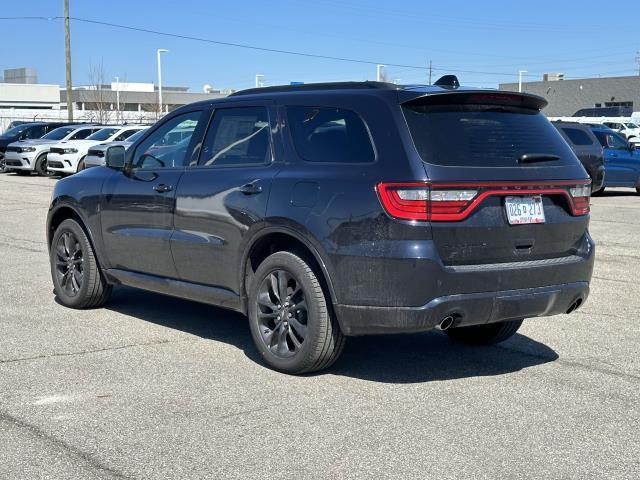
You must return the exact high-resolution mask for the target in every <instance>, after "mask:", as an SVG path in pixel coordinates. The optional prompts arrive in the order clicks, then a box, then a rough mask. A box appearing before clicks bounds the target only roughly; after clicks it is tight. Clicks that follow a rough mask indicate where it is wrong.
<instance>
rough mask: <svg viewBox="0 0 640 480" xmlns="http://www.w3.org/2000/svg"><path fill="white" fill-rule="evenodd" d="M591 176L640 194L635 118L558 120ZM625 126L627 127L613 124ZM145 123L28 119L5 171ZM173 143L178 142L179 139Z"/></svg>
mask: <svg viewBox="0 0 640 480" xmlns="http://www.w3.org/2000/svg"><path fill="white" fill-rule="evenodd" d="M552 123H553V125H554V126H555V127H556V128H557V129H558V131H559V132H560V133H561V134H562V136H563V138H564V139H565V141H566V142H567V143H568V144H569V145H570V146H571V147H572V149H573V151H574V152H575V154H576V156H577V157H578V158H579V159H580V161H581V162H582V164H583V166H584V167H585V169H586V170H587V172H588V173H589V176H590V177H591V179H592V189H593V192H594V193H596V192H598V193H600V192H602V191H603V190H604V188H606V187H631V188H635V189H637V191H638V192H639V193H640V144H639V143H634V141H637V140H638V139H639V138H640V130H638V131H636V130H634V128H635V129H637V128H638V127H637V126H635V124H632V123H630V122H627V123H624V122H622V121H618V122H617V123H615V122H614V123H611V122H594V123H585V122H583V121H580V120H578V121H576V119H574V118H571V117H570V118H567V119H563V120H553V121H552ZM616 125H617V126H620V125H624V128H625V129H626V130H624V131H621V130H620V129H613V128H611V127H614V126H616ZM147 128H149V127H148V126H146V125H109V126H105V125H94V124H67V123H56V122H31V123H23V124H20V125H17V126H15V127H13V128H10V129H9V130H7V131H6V132H4V133H3V134H2V135H0V172H11V171H13V172H16V173H17V174H19V175H31V174H32V173H36V174H38V175H41V176H50V175H60V176H65V175H70V174H73V173H76V172H79V171H81V170H84V169H85V168H90V167H95V166H100V165H104V157H105V151H106V150H107V148H108V147H109V146H110V145H123V146H124V147H125V148H128V146H129V145H131V144H132V143H133V142H135V141H136V140H137V139H138V138H139V137H140V136H142V134H143V132H144V131H145V130H146V129H147ZM174 140H176V141H175V142H174V143H176V144H177V143H178V142H179V140H180V139H174Z"/></svg>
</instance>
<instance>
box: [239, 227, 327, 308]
mask: <svg viewBox="0 0 640 480" xmlns="http://www.w3.org/2000/svg"><path fill="white" fill-rule="evenodd" d="M279 251H293V252H297V253H300V254H302V255H303V257H305V260H307V261H309V262H310V263H311V265H310V266H311V267H312V269H313V270H314V271H315V272H316V275H318V276H319V278H318V280H319V281H320V283H321V285H322V287H323V289H325V291H326V292H327V294H328V295H329V299H330V301H331V303H332V304H336V303H337V299H336V294H335V289H334V286H333V283H332V281H331V275H330V274H329V271H328V268H327V264H326V262H325V260H324V259H323V257H322V255H321V253H320V251H319V248H318V247H316V246H315V245H314V244H313V243H312V241H310V240H309V239H308V238H306V237H305V236H304V235H301V234H300V233H299V232H297V231H295V230H293V229H291V228H287V227H282V226H279V227H266V228H263V229H261V230H260V231H259V232H258V233H256V235H255V236H254V237H252V238H251V240H250V241H249V242H248V244H247V247H246V248H245V250H244V255H243V256H242V263H241V266H240V272H241V275H242V278H241V280H240V296H241V299H242V303H243V305H244V306H245V309H246V305H247V295H248V292H247V290H248V286H249V285H250V284H251V280H252V278H253V274H254V272H255V271H256V269H257V268H258V265H260V263H261V262H262V261H263V260H264V259H265V258H267V257H268V256H269V255H271V254H272V253H275V252H279Z"/></svg>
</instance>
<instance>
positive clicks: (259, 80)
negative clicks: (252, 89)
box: [256, 74, 264, 88]
mask: <svg viewBox="0 0 640 480" xmlns="http://www.w3.org/2000/svg"><path fill="white" fill-rule="evenodd" d="M260 87H264V75H261V74H258V75H256V88H260Z"/></svg>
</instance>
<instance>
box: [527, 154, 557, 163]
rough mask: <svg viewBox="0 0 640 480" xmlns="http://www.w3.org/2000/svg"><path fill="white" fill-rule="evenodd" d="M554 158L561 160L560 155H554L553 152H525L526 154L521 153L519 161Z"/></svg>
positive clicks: (541, 160)
mask: <svg viewBox="0 0 640 480" xmlns="http://www.w3.org/2000/svg"><path fill="white" fill-rule="evenodd" d="M554 160H560V155H554V154H552V153H525V154H524V155H520V157H519V158H518V163H536V162H552V161H554Z"/></svg>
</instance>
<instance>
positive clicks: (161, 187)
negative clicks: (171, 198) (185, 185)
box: [153, 183, 173, 193]
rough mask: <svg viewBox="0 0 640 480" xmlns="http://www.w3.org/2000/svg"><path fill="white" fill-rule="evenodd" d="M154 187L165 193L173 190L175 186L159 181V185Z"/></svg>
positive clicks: (157, 190)
mask: <svg viewBox="0 0 640 480" xmlns="http://www.w3.org/2000/svg"><path fill="white" fill-rule="evenodd" d="M153 189H154V190H155V191H156V192H158V193H165V192H170V191H171V190H173V187H172V186H171V185H167V184H166V183H159V184H158V185H156V186H154V187H153Z"/></svg>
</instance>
